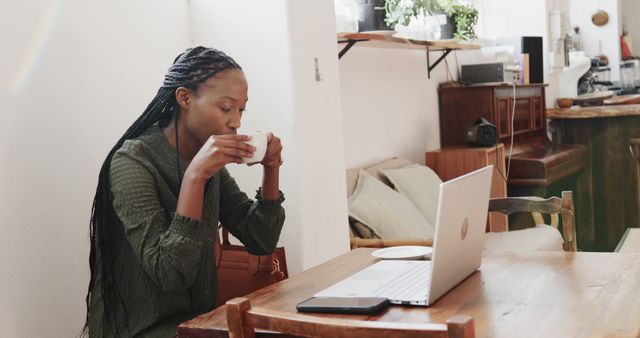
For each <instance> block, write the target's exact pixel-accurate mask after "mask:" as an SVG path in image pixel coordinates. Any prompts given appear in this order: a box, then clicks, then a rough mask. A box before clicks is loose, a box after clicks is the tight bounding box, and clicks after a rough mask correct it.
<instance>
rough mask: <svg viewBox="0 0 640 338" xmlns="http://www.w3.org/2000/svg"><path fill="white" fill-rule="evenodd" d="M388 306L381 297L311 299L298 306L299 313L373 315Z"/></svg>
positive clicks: (385, 299) (385, 300) (387, 301)
mask: <svg viewBox="0 0 640 338" xmlns="http://www.w3.org/2000/svg"><path fill="white" fill-rule="evenodd" d="M387 305H389V299H387V298H381V297H312V298H309V299H307V300H305V301H304V302H302V303H300V304H298V306H296V309H297V310H298V311H300V312H326V313H353V314H374V313H378V312H380V311H382V310H383V309H384V308H386V307H387Z"/></svg>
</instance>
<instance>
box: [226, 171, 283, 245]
mask: <svg viewBox="0 0 640 338" xmlns="http://www.w3.org/2000/svg"><path fill="white" fill-rule="evenodd" d="M283 201H284V196H283V195H282V193H280V199H279V200H278V201H266V200H263V199H262V198H261V197H260V193H258V195H257V196H256V200H255V201H254V200H251V199H249V198H248V197H247V195H246V194H245V193H244V192H242V191H241V190H240V188H238V185H237V184H236V181H235V180H234V179H233V177H231V175H229V172H228V171H227V170H226V169H224V168H223V169H222V170H221V171H220V222H221V223H222V225H223V226H224V227H225V228H227V229H228V230H229V232H230V233H231V234H232V235H233V236H234V237H235V238H237V239H238V240H240V242H242V244H244V246H245V247H246V248H247V251H248V252H249V253H251V254H253V255H267V254H270V253H271V252H273V250H274V249H275V247H276V245H277V244H278V239H279V238H280V232H281V231H282V225H283V224H284V219H285V212H284V208H283V207H282V202H283Z"/></svg>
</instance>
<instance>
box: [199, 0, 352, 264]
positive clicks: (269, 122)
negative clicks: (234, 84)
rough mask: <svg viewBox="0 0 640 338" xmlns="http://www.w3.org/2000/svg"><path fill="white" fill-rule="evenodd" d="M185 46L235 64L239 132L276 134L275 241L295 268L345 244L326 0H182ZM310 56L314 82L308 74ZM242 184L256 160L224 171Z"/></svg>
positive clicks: (251, 176) (251, 185)
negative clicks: (283, 215)
mask: <svg viewBox="0 0 640 338" xmlns="http://www.w3.org/2000/svg"><path fill="white" fill-rule="evenodd" d="M191 4H192V6H191V17H192V20H193V21H192V23H193V30H194V43H195V44H204V45H210V46H213V47H215V48H219V49H221V50H224V51H225V52H227V53H228V54H229V55H231V56H232V57H234V58H235V59H236V60H237V61H238V62H239V63H240V65H241V66H242V67H243V68H244V70H245V74H246V76H247V79H248V81H249V98H250V99H249V104H248V106H247V113H246V114H245V117H244V119H243V124H244V126H243V127H242V128H241V129H244V130H246V131H250V130H254V129H263V130H271V131H274V132H275V133H276V134H277V135H279V136H280V137H281V138H282V141H283V144H284V152H283V157H284V161H285V165H284V166H283V168H282V173H281V188H282V190H283V191H284V192H285V195H286V197H287V200H286V201H285V204H284V206H285V209H286V210H287V220H286V222H285V225H284V229H283V232H282V235H281V240H280V245H284V246H285V248H286V250H287V261H288V268H289V271H290V272H291V273H294V274H295V273H297V272H299V271H302V270H303V269H306V268H309V267H311V266H313V265H316V264H318V263H320V262H323V261H325V260H327V259H329V258H332V257H335V256H337V255H338V254H340V253H344V252H346V251H347V250H348V249H349V244H348V228H347V227H346V224H347V212H346V193H345V189H346V188H345V180H344V162H343V160H342V159H343V158H344V153H343V148H342V143H343V140H342V116H341V112H340V92H339V89H338V88H339V80H338V65H337V55H336V54H335V53H334V52H333V46H334V45H335V33H334V29H335V28H334V27H335V23H334V10H333V2H332V1H312V0H305V1H300V0H288V1H287V0H278V1H269V2H265V1H257V0H242V1H233V2H231V1H229V2H222V1H216V2H212V1H207V0H193V1H192V2H191ZM314 57H317V58H318V59H319V65H320V72H321V73H322V76H323V80H322V81H320V82H316V81H315V72H314ZM231 171H232V174H233V175H234V176H235V177H236V179H237V181H238V182H239V185H240V186H241V188H243V190H245V191H252V190H254V189H255V188H256V187H257V186H259V184H260V178H261V173H260V171H259V169H258V168H257V167H252V168H246V167H236V168H232V170H231Z"/></svg>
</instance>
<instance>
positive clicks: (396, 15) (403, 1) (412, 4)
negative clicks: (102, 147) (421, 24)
mask: <svg viewBox="0 0 640 338" xmlns="http://www.w3.org/2000/svg"><path fill="white" fill-rule="evenodd" d="M452 3H453V0H387V1H386V2H385V5H384V9H385V11H386V12H387V16H386V18H385V19H384V21H385V22H386V23H387V25H389V27H391V28H393V29H395V27H396V25H403V26H406V25H408V24H409V21H411V18H412V17H414V16H418V15H419V14H424V15H431V14H434V13H436V12H438V11H443V10H446V9H448V8H451V7H452Z"/></svg>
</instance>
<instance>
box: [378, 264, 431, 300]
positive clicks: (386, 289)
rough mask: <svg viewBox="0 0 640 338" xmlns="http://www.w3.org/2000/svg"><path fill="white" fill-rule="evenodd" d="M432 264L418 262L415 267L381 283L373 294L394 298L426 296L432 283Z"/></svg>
mask: <svg viewBox="0 0 640 338" xmlns="http://www.w3.org/2000/svg"><path fill="white" fill-rule="evenodd" d="M430 268H431V264H417V265H416V266H415V267H414V268H412V269H409V270H407V271H405V272H404V273H402V274H401V275H400V276H398V277H397V278H395V279H394V280H392V281H390V282H389V283H386V284H383V285H381V286H380V287H379V288H378V289H377V290H375V291H374V292H373V294H374V295H375V296H377V297H386V298H389V299H392V300H396V299H397V300H411V299H416V298H417V297H419V298H424V297H425V296H426V294H427V290H428V289H429V284H431V276H430V274H431V269H430Z"/></svg>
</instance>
